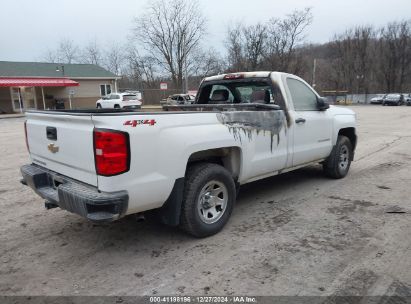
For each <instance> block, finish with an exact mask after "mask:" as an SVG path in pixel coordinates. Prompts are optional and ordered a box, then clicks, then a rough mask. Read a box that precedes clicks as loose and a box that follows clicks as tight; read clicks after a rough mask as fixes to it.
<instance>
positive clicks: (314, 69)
mask: <svg viewBox="0 0 411 304" xmlns="http://www.w3.org/2000/svg"><path fill="white" fill-rule="evenodd" d="M316 69H317V59H316V58H314V65H313V83H312V86H313V87H315V85H316V83H315V71H316Z"/></svg>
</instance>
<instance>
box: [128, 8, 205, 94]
mask: <svg viewBox="0 0 411 304" xmlns="http://www.w3.org/2000/svg"><path fill="white" fill-rule="evenodd" d="M205 22H206V20H205V18H204V16H203V15H202V13H201V10H200V7H199V4H198V2H197V1H195V0H192V1H191V0H171V1H166V0H155V1H153V2H150V4H149V6H148V8H147V11H146V13H145V14H143V15H142V16H141V17H138V18H136V19H135V28H134V36H135V38H137V41H138V42H139V43H140V44H141V43H142V44H143V46H144V48H145V50H146V51H147V52H149V54H152V55H153V58H155V59H156V60H157V62H158V64H159V65H160V66H161V67H162V68H164V69H165V70H166V71H167V72H168V73H169V74H170V76H171V79H172V82H173V84H174V86H175V87H176V88H180V87H181V86H182V80H183V71H184V63H185V61H186V60H188V59H189V57H190V56H191V55H192V54H193V52H194V49H195V48H196V47H197V46H198V45H199V43H200V39H201V38H203V35H204V34H205Z"/></svg>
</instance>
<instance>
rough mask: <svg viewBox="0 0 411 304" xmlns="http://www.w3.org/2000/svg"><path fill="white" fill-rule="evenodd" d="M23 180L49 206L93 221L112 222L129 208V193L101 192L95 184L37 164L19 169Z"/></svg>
mask: <svg viewBox="0 0 411 304" xmlns="http://www.w3.org/2000/svg"><path fill="white" fill-rule="evenodd" d="M20 171H21V174H22V176H23V179H22V183H23V184H25V185H27V186H30V187H31V188H32V189H33V190H34V191H35V192H36V193H37V194H38V195H39V196H41V197H42V198H44V199H45V200H46V201H47V203H48V204H49V205H50V204H51V205H55V206H58V207H60V208H61V209H65V210H67V211H70V212H72V213H76V214H78V215H81V216H82V217H84V218H87V219H89V220H91V221H94V222H111V221H114V220H116V219H118V218H120V217H121V216H123V215H124V214H125V213H126V211H127V206H128V193H127V191H120V192H114V193H102V192H99V191H98V190H97V188H96V187H92V186H89V185H85V184H83V183H80V182H78V181H75V180H73V179H70V178H68V177H66V176H63V175H60V174H57V173H55V172H53V171H50V170H47V169H45V168H42V167H40V166H37V165H33V164H31V165H24V166H22V167H21V169H20Z"/></svg>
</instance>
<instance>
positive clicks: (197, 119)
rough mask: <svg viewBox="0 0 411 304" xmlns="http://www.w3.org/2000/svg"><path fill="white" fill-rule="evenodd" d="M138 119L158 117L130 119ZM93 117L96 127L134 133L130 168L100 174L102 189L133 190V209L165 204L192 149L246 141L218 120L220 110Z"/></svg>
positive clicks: (145, 208) (131, 209) (146, 208)
mask: <svg viewBox="0 0 411 304" xmlns="http://www.w3.org/2000/svg"><path fill="white" fill-rule="evenodd" d="M133 120H137V121H140V122H144V121H147V122H151V121H152V120H154V121H155V123H154V124H152V125H151V124H150V123H146V124H144V123H141V124H137V125H135V126H134V127H133V125H132V124H126V125H125V123H126V122H127V121H133ZM93 122H94V125H95V128H108V129H115V130H121V131H125V132H128V133H129V134H130V150H131V158H130V170H129V171H128V172H126V173H124V174H121V175H118V176H112V177H104V176H98V188H99V190H101V191H107V192H113V191H120V190H127V191H128V192H129V197H130V199H129V207H128V211H127V213H128V214H130V213H136V212H141V211H144V210H149V209H154V208H158V207H160V206H162V205H163V203H164V202H165V201H166V200H167V198H168V196H169V195H170V193H171V190H172V188H173V186H174V182H175V180H176V179H178V178H181V177H184V175H185V170H186V166H187V161H188V159H189V157H190V155H191V154H192V153H194V152H197V151H203V150H208V149H215V148H221V147H233V146H240V143H239V142H238V141H236V140H235V139H234V137H233V136H232V134H230V132H229V130H228V128H227V127H226V126H224V125H223V124H221V123H220V122H219V121H218V119H217V113H163V114H159V113H155V114H138V115H128V116H127V115H121V116H116V115H111V116H93Z"/></svg>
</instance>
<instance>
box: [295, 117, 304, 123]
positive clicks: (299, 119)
mask: <svg viewBox="0 0 411 304" xmlns="http://www.w3.org/2000/svg"><path fill="white" fill-rule="evenodd" d="M295 122H296V123H298V124H303V123H305V119H304V118H297V119H296V120H295Z"/></svg>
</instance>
